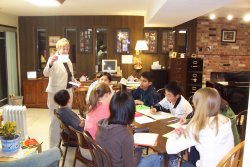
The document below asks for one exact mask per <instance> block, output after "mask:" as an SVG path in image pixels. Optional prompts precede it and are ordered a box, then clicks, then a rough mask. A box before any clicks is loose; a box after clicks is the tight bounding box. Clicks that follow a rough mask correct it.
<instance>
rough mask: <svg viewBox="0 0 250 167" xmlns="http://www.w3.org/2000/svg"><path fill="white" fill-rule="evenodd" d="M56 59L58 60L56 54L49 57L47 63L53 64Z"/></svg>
mask: <svg viewBox="0 0 250 167" xmlns="http://www.w3.org/2000/svg"><path fill="white" fill-rule="evenodd" d="M57 60H58V56H57V55H54V56H52V57H51V59H50V63H49V65H50V66H53V64H54V62H55V61H57Z"/></svg>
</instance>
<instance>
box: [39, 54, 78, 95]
mask: <svg viewBox="0 0 250 167" xmlns="http://www.w3.org/2000/svg"><path fill="white" fill-rule="evenodd" d="M50 61H51V57H50V58H49V60H48V62H47V64H46V67H45V68H44V70H43V75H44V76H45V77H49V83H48V86H47V88H46V92H49V93H56V92H58V91H59V90H62V89H66V87H67V81H68V73H67V70H66V68H65V67H64V65H63V62H61V61H59V60H57V61H55V62H54V63H53V65H52V67H49V63H50ZM67 64H68V66H69V70H70V72H71V73H72V78H71V79H72V81H75V78H74V74H73V65H72V63H71V61H70V60H69V61H68V62H67Z"/></svg>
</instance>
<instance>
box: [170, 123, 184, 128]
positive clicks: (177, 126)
mask: <svg viewBox="0 0 250 167" xmlns="http://www.w3.org/2000/svg"><path fill="white" fill-rule="evenodd" d="M167 126H169V127H172V128H179V127H181V124H180V122H176V123H173V124H169V125H167Z"/></svg>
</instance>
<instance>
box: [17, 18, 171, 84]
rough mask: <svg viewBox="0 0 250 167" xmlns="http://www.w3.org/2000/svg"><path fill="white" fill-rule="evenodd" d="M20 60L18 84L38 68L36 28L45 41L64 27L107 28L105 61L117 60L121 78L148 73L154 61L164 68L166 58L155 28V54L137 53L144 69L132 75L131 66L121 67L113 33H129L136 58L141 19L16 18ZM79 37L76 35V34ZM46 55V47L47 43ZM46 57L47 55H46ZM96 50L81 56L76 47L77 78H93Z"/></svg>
mask: <svg viewBox="0 0 250 167" xmlns="http://www.w3.org/2000/svg"><path fill="white" fill-rule="evenodd" d="M18 24H19V41H20V59H21V81H23V80H24V79H25V78H26V72H27V71H33V70H37V69H38V68H39V65H38V59H39V57H38V56H37V54H36V29H38V28H45V29H46V32H47V41H48V37H49V36H61V37H63V36H64V30H65V28H71V27H72V28H76V29H77V30H79V29H81V28H94V29H95V28H97V27H98V28H107V29H108V32H107V34H108V44H107V52H108V58H110V59H117V60H118V65H119V66H121V69H122V72H123V76H124V77H128V76H130V75H132V74H133V75H135V76H139V75H140V73H141V72H143V71H149V70H150V67H151V64H152V62H153V61H160V64H161V65H163V66H165V67H167V64H168V55H163V54H161V48H160V47H161V44H160V42H161V37H160V34H161V30H162V28H154V29H158V34H159V35H158V36H159V38H158V43H159V44H158V51H159V52H158V54H140V56H141V58H142V63H143V69H142V70H141V71H139V72H135V70H134V69H133V67H132V65H123V64H121V54H116V53H115V48H114V47H115V32H116V30H117V29H121V28H128V29H129V31H130V42H131V44H130V54H133V55H135V50H134V48H135V44H136V41H137V40H139V39H143V28H144V18H143V16H21V17H19V18H18ZM77 34H78V35H79V32H77ZM47 53H48V54H49V46H48V43H47ZM48 54H47V55H48ZM94 57H95V51H93V53H92V54H80V53H79V49H78V46H77V52H76V64H74V69H75V71H76V72H77V74H78V75H80V74H87V75H88V76H90V77H92V76H93V74H94V73H95V58H94Z"/></svg>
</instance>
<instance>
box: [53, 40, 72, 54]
mask: <svg viewBox="0 0 250 167" xmlns="http://www.w3.org/2000/svg"><path fill="white" fill-rule="evenodd" d="M65 46H68V47H69V46H70V44H69V40H67V39H66V38H62V39H59V40H58V41H57V42H56V50H57V51H59V50H60V49H62V48H63V47H65Z"/></svg>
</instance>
